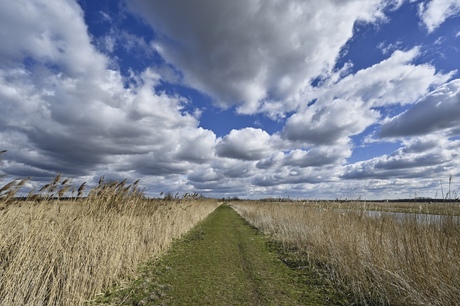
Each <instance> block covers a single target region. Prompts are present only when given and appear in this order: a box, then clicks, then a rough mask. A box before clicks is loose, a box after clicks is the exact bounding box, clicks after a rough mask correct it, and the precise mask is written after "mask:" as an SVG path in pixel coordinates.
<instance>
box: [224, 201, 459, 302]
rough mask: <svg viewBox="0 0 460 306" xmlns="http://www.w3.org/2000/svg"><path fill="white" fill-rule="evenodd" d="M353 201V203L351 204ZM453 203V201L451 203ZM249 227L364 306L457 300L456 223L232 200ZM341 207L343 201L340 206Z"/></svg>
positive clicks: (318, 205) (322, 206) (317, 205)
mask: <svg viewBox="0 0 460 306" xmlns="http://www.w3.org/2000/svg"><path fill="white" fill-rule="evenodd" d="M357 205H358V204H357ZM457 205H458V204H457ZM232 206H233V207H234V208H235V209H236V210H237V212H239V213H240V214H241V215H242V216H243V217H244V218H245V219H246V220H248V221H249V222H250V223H251V224H252V225H253V226H255V227H257V228H259V229H261V230H262V231H263V232H265V233H267V234H271V235H273V237H274V238H275V239H277V240H279V241H280V242H281V243H282V244H283V245H284V246H285V247H286V248H289V249H295V250H297V252H299V256H301V257H303V258H304V259H305V260H306V261H307V262H308V263H309V264H310V265H311V266H312V267H314V268H315V269H317V270H318V271H320V272H321V273H323V274H325V275H326V276H327V277H328V278H329V279H330V280H331V282H332V283H334V284H336V285H338V286H339V287H340V288H342V289H343V290H344V291H345V292H346V293H348V294H350V295H351V296H352V299H353V300H354V302H355V303H361V304H365V305H366V304H372V305H457V304H458V302H459V301H460V282H459V280H460V222H459V221H458V218H457V219H455V217H452V216H445V217H444V219H443V221H441V222H439V223H436V224H433V223H431V224H430V223H428V224H427V223H425V224H424V223H417V221H416V220H415V219H413V218H409V219H407V220H405V221H401V220H396V219H394V218H392V217H390V216H383V217H379V218H374V217H368V216H366V214H365V213H363V211H356V210H353V211H344V210H338V209H335V208H330V205H328V204H327V203H310V204H307V203H267V202H234V203H232ZM342 208H343V207H342Z"/></svg>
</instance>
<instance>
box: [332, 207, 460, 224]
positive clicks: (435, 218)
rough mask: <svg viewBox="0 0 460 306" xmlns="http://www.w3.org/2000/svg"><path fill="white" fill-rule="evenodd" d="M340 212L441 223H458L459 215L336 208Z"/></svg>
mask: <svg viewBox="0 0 460 306" xmlns="http://www.w3.org/2000/svg"><path fill="white" fill-rule="evenodd" d="M338 210H339V211H342V212H354V213H362V214H364V215H365V216H368V217H373V218H380V217H386V216H389V217H392V218H395V219H396V220H398V221H401V222H403V221H405V220H415V221H417V223H421V224H441V223H442V222H446V221H449V222H450V221H453V222H455V223H456V224H460V216H449V215H433V214H419V213H402V212H388V211H376V210H346V209H338Z"/></svg>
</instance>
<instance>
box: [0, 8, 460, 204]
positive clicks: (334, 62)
mask: <svg viewBox="0 0 460 306" xmlns="http://www.w3.org/2000/svg"><path fill="white" fill-rule="evenodd" d="M0 42H1V43H0V150H7V152H6V153H5V154H2V159H3V161H2V164H1V166H0V174H3V175H4V177H3V178H2V181H3V182H0V183H6V182H8V181H9V180H12V179H15V178H25V177H29V176H30V177H31V179H30V181H29V182H28V183H27V186H26V188H29V189H31V188H39V187H41V186H43V185H44V184H45V183H47V182H49V181H50V180H51V179H52V178H53V177H54V176H56V174H57V173H62V175H63V176H64V177H69V178H72V181H73V183H74V184H75V185H79V184H81V183H82V182H84V181H86V182H87V184H88V185H89V186H91V185H94V184H96V182H97V181H98V180H99V178H100V177H101V176H104V177H105V179H106V180H123V179H125V178H126V179H128V181H134V180H137V179H140V184H141V185H142V186H143V187H144V188H145V191H146V193H147V194H148V195H149V196H152V197H156V196H159V195H160V193H161V192H166V193H167V192H172V193H176V192H179V193H180V194H183V193H189V192H198V193H201V194H203V195H204V196H208V197H219V198H220V197H240V198H254V199H257V198H268V197H283V198H286V197H290V198H301V199H398V198H414V197H432V198H441V197H442V196H444V197H446V196H447V192H448V184H449V178H451V197H456V196H460V156H459V154H460V153H459V152H460V71H459V69H460V56H459V55H460V0H424V1H417V0H387V1H382V0H323V1H315V0H283V1H279V0H264V1H261V0H233V1H224V0H221V1H216V0H187V1H184V0H183V1H180V0H169V1H162V0H151V1H147V0H118V1H111V0H99V1H93V0H79V1H76V0H15V1H9V0H0Z"/></svg>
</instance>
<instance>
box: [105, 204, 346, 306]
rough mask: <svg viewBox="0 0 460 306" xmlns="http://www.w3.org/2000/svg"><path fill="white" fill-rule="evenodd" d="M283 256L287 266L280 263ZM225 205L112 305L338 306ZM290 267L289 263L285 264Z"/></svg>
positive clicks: (116, 293)
mask: <svg viewBox="0 0 460 306" xmlns="http://www.w3.org/2000/svg"><path fill="white" fill-rule="evenodd" d="M280 256H282V257H283V258H284V259H285V260H284V262H283V261H282V260H281V259H280ZM287 258H288V256H287V255H286V253H284V254H280V253H278V247H277V245H276V244H274V243H270V242H269V241H268V240H267V238H266V237H265V236H263V235H261V234H260V233H259V232H258V231H257V230H256V229H254V228H253V227H251V226H249V225H248V224H247V223H246V221H245V220H244V219H243V218H241V217H240V216H239V215H238V214H237V213H236V212H235V211H234V210H233V209H232V208H230V207H229V206H227V205H221V206H220V207H219V208H217V209H216V210H215V211H214V212H213V213H211V214H210V215H209V216H208V218H207V219H206V220H205V221H203V222H202V223H200V224H199V225H198V226H197V227H195V228H194V229H193V230H192V231H191V232H189V233H188V234H187V235H186V236H185V237H184V238H183V239H181V240H180V241H178V242H176V243H175V244H174V245H173V247H172V249H171V250H170V252H169V253H168V254H166V255H165V256H164V257H162V258H161V259H160V260H153V261H151V262H149V263H147V264H146V265H144V266H143V267H142V268H141V269H140V274H139V278H138V279H137V280H136V281H134V282H133V283H132V284H131V285H130V286H128V287H127V288H123V289H118V290H115V289H114V290H113V291H112V292H107V293H106V295H105V296H104V297H101V298H100V299H99V302H101V303H102V302H103V303H107V304H113V305H119V304H121V305H334V304H339V303H338V301H339V299H338V298H337V295H336V294H335V293H334V292H332V289H328V286H327V285H326V283H324V282H323V281H321V280H320V279H319V278H318V277H317V275H316V274H314V273H313V272H312V271H309V270H308V269H307V268H303V267H302V268H299V266H298V265H297V264H296V262H295V261H293V260H291V259H287ZM286 263H289V265H287V264H286Z"/></svg>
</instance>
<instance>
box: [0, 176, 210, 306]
mask: <svg viewBox="0 0 460 306" xmlns="http://www.w3.org/2000/svg"><path fill="white" fill-rule="evenodd" d="M21 182H22V181H15V182H14V183H12V184H10V185H9V186H7V187H6V188H5V189H3V190H2V192H1V193H0V305H83V304H85V301H87V300H89V299H91V298H93V297H94V296H95V295H97V294H98V293H100V292H102V291H103V290H104V288H107V287H108V286H111V285H113V284H115V283H116V284H118V285H120V284H121V285H122V283H121V282H122V281H123V279H124V280H127V279H128V278H129V277H130V276H132V275H133V274H134V273H135V271H136V266H137V265H138V264H139V263H141V262H142V261H145V260H147V259H149V258H152V257H155V256H159V255H161V254H162V252H164V251H165V250H166V249H167V248H168V246H169V245H170V244H171V242H172V241H173V240H174V239H175V238H178V237H179V236H181V235H182V234H184V233H186V232H187V231H189V230H190V229H191V228H192V227H193V226H194V225H195V224H196V223H197V222H199V221H200V220H202V219H204V218H205V217H206V216H207V215H208V214H209V213H210V212H212V211H213V210H214V209H215V208H216V207H217V206H218V204H217V202H216V201H214V200H205V199H187V200H183V199H172V200H168V201H166V200H149V199H146V198H145V197H144V195H143V193H142V192H141V191H140V190H139V189H138V187H137V182H136V183H134V184H131V185H128V184H127V183H126V181H123V182H112V183H106V182H104V181H103V180H101V181H100V182H99V183H100V184H99V185H98V186H97V187H96V188H94V189H92V190H91V191H90V192H89V195H88V196H87V197H82V195H83V192H84V188H85V185H84V184H82V185H81V186H80V188H78V190H77V188H75V189H74V190H72V188H70V187H69V188H68V187H66V186H70V184H69V181H68V180H62V179H61V177H60V176H58V177H56V178H55V179H54V180H53V182H51V183H50V184H47V185H45V186H44V187H43V188H42V189H41V191H40V192H39V193H34V192H31V193H30V194H29V197H28V199H27V201H24V200H21V201H20V200H18V199H17V198H15V197H14V196H13V195H14V193H15V192H16V191H17V189H18V188H19V187H20V186H18V185H19V184H23V183H21ZM15 190H16V191H15ZM72 191H73V192H72ZM70 192H72V196H68V194H69V193H70ZM66 195H67V196H66ZM59 198H61V199H60V200H59Z"/></svg>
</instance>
